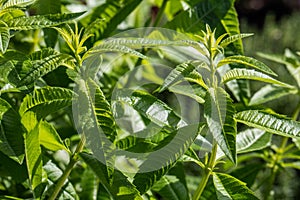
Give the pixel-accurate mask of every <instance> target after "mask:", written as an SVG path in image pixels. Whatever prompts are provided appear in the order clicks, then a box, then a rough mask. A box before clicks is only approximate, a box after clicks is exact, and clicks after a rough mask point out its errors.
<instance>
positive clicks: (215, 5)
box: [164, 0, 234, 34]
mask: <svg viewBox="0 0 300 200" xmlns="http://www.w3.org/2000/svg"><path fill="white" fill-rule="evenodd" d="M233 2H234V1H232V0H224V1H221V2H220V1H217V0H203V1H201V2H199V3H197V5H195V6H194V7H193V8H191V9H187V10H184V11H182V12H181V13H179V14H177V15H176V16H175V17H174V18H173V19H172V20H171V21H169V22H167V23H166V24H165V26H164V27H165V28H170V29H173V30H177V31H179V32H182V33H187V34H188V33H191V34H199V33H200V31H199V30H204V29H205V24H209V25H210V26H211V27H216V26H217V25H218V24H219V23H220V21H221V20H222V19H223V18H224V17H225V15H226V14H227V12H228V10H230V8H231V7H232V6H233Z"/></svg>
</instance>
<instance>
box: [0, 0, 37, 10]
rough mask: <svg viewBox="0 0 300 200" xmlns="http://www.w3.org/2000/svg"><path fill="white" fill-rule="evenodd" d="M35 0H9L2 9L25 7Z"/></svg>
mask: <svg viewBox="0 0 300 200" xmlns="http://www.w3.org/2000/svg"><path fill="white" fill-rule="evenodd" d="M34 2H35V0H8V1H6V2H5V3H4V4H3V5H2V7H1V9H8V8H25V7H27V6H30V5H31V4H33V3H34Z"/></svg>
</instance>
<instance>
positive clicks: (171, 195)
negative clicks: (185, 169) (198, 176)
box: [152, 175, 188, 200]
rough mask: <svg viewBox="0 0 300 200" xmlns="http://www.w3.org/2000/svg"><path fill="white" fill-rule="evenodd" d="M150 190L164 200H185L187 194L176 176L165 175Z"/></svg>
mask: <svg viewBox="0 0 300 200" xmlns="http://www.w3.org/2000/svg"><path fill="white" fill-rule="evenodd" d="M152 190H153V191H155V192H157V193H158V194H160V195H161V196H162V197H163V198H165V199H174V200H187V199H188V193H187V190H186V188H185V187H184V185H183V184H182V183H181V182H180V180H179V179H178V178H177V177H176V176H171V175H165V176H163V177H162V178H161V179H160V180H159V181H158V182H156V183H155V185H154V186H153V187H152Z"/></svg>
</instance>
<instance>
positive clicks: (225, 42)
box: [220, 23, 253, 52]
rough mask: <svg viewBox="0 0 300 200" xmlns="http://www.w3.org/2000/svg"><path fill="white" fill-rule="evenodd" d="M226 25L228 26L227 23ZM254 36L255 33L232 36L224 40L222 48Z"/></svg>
mask: <svg viewBox="0 0 300 200" xmlns="http://www.w3.org/2000/svg"><path fill="white" fill-rule="evenodd" d="M225 24H227V23H225ZM252 35H253V33H241V34H236V35H232V36H229V37H228V38H226V39H224V40H223V41H222V42H221V44H220V45H221V46H222V47H226V46H227V45H229V44H231V43H233V42H235V41H238V40H240V39H243V38H246V37H250V36H252ZM241 50H243V49H240V51H241ZM241 52H243V51H241Z"/></svg>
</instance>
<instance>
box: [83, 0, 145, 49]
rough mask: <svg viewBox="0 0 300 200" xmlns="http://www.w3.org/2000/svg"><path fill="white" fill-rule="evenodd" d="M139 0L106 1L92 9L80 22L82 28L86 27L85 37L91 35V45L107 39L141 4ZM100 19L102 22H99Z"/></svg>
mask: <svg viewBox="0 0 300 200" xmlns="http://www.w3.org/2000/svg"><path fill="white" fill-rule="evenodd" d="M141 2H142V1H141V0H128V1H126V2H125V1H122V0H115V1H107V2H106V3H104V4H101V5H100V6H98V7H96V8H94V10H93V11H92V12H91V13H90V14H89V15H87V16H85V17H84V18H83V19H82V20H81V21H80V22H81V23H82V25H83V26H84V27H88V25H90V24H92V23H93V22H94V21H97V23H93V24H92V26H90V27H88V31H87V32H86V33H85V34H87V35H89V34H93V35H94V37H92V40H91V44H93V43H94V42H96V41H98V40H100V39H103V38H106V37H108V36H109V35H110V34H111V33H112V32H113V31H114V30H115V29H116V28H117V26H118V25H119V24H120V23H121V22H122V21H123V20H124V19H125V18H126V17H128V15H129V14H130V13H131V12H132V11H133V10H134V9H135V8H136V7H137V6H138V5H139V4H140V3H141ZM99 19H102V21H99Z"/></svg>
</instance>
